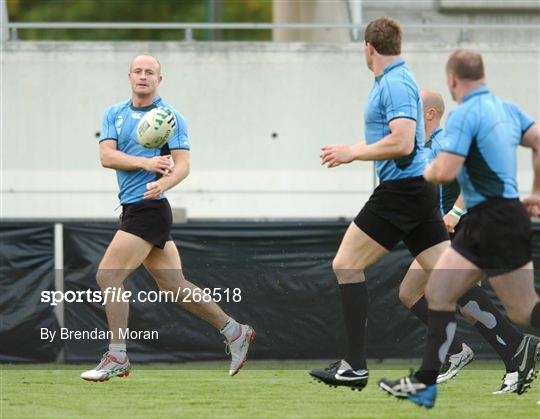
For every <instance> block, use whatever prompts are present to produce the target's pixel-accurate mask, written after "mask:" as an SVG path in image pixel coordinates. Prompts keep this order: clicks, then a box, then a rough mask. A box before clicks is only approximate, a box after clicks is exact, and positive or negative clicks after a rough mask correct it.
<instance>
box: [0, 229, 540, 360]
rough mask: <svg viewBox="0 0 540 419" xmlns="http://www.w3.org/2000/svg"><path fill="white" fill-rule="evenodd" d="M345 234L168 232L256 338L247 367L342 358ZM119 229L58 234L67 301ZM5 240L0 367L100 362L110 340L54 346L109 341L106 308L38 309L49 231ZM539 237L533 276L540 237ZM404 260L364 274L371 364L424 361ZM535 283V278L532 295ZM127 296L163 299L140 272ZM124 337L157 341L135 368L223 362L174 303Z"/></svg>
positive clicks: (48, 263) (394, 256)
mask: <svg viewBox="0 0 540 419" xmlns="http://www.w3.org/2000/svg"><path fill="white" fill-rule="evenodd" d="M347 225H348V222H346V221H325V222H318V221H302V222H293V221H287V222H202V221H201V222H189V223H186V224H180V225H175V226H174V228H173V232H172V234H173V238H174V239H175V242H176V245H177V246H178V248H179V250H180V254H181V257H182V262H183V267H184V274H185V276H186V277H187V278H188V279H189V280H190V281H192V282H194V283H195V284H197V285H199V286H200V287H206V288H212V289H216V288H219V289H220V290H221V291H220V292H221V296H222V300H221V302H220V306H221V307H222V308H223V309H224V310H225V311H226V312H228V313H229V314H231V315H232V316H233V317H234V318H236V319H237V320H239V321H241V322H248V323H249V324H251V325H252V326H254V328H255V329H256V330H257V340H256V344H255V345H253V347H252V350H251V351H250V358H251V359H309V358H338V357H340V356H342V355H343V352H344V343H345V337H344V336H345V335H344V329H343V322H342V313H341V306H340V301H339V290H338V287H337V283H336V280H335V277H334V274H333V272H332V269H331V261H332V258H333V257H334V255H335V252H336V250H337V248H338V245H339V242H340V240H341V237H342V235H343V233H344V231H345V229H346V227H347ZM116 227H117V225H116V224H115V223H101V222H65V223H63V237H62V241H63V261H64V263H63V266H64V270H63V288H64V289H63V291H64V292H67V291H86V290H87V289H90V290H92V291H97V290H98V287H97V284H96V280H95V274H96V271H97V267H98V264H99V261H100V259H101V257H102V256H103V254H104V252H105V249H106V247H107V245H108V243H109V242H110V240H111V239H112V237H113V235H114V233H115V231H116ZM0 231H1V235H2V240H1V246H0V254H1V258H2V265H1V269H0V272H1V276H0V361H4V362H6V361H7V362H9V361H32V362H46V361H54V360H55V359H57V358H58V355H59V353H60V351H61V350H63V352H62V359H63V360H65V361H66V362H94V361H95V360H96V358H97V357H98V356H99V354H100V353H102V352H103V351H105V350H106V347H107V339H105V338H103V339H100V338H99V337H97V338H91V339H76V338H69V339H64V340H60V339H58V335H59V333H60V331H61V329H60V328H61V326H62V327H63V328H65V329H66V330H70V331H83V330H84V331H91V330H98V331H106V330H107V323H106V319H105V313H104V309H103V306H102V305H101V304H100V303H96V302H73V303H64V304H63V305H60V306H56V307H53V306H51V305H50V304H48V303H43V302H41V293H42V291H52V290H54V289H55V281H54V278H55V271H54V224H53V223H32V222H28V223H22V222H12V223H11V222H6V223H3V224H2V226H1V229H0ZM534 231H535V248H534V258H535V261H536V263H537V264H538V263H540V225H535V226H534ZM411 260H412V258H411V256H410V255H409V254H408V252H407V251H406V249H404V248H403V247H402V246H398V248H397V249H395V250H394V251H393V252H391V253H390V254H389V255H387V256H385V257H384V258H383V259H381V260H380V261H379V262H378V263H376V264H375V265H373V266H372V267H370V268H369V269H368V270H367V271H366V276H367V280H368V288H369V293H370V311H369V318H368V331H367V342H368V344H367V353H368V357H370V358H380V359H383V358H412V357H420V356H421V355H422V350H423V342H424V339H425V333H426V329H425V327H424V325H423V324H422V323H420V322H419V321H418V320H416V319H415V318H414V316H413V315H411V314H410V313H409V312H408V310H407V309H405V308H404V307H403V306H402V305H401V303H400V302H399V300H398V287H399V283H400V281H401V279H402V278H403V276H404V274H405V271H406V270H407V267H408V266H409V264H410V262H411ZM539 279H540V278H538V275H537V277H536V283H537V285H538V284H540V280H539ZM125 287H126V290H129V291H132V292H133V293H134V294H137V293H138V292H140V291H146V292H148V291H157V290H158V288H157V286H156V284H155V283H154V281H153V280H152V278H151V276H150V275H149V274H148V273H147V272H146V271H145V270H144V269H143V268H141V269H139V270H137V271H136V272H134V273H133V274H132V275H131V276H130V277H129V279H128V280H127V282H126V285H125ZM226 289H229V290H234V289H239V290H240V291H241V301H240V302H235V301H232V299H231V298H228V300H229V301H226V300H227V298H224V297H225V294H224V293H223V290H226ZM487 289H488V291H489V292H490V293H491V290H490V289H489V288H487ZM231 295H232V294H230V295H229V297H230V296H231ZM499 307H500V305H499ZM60 310H61V311H60ZM60 312H61V313H62V314H63V315H62V316H59V313H60ZM59 318H60V319H61V320H60V323H62V324H59V321H58V319H59ZM129 328H130V329H131V330H152V331H157V332H158V335H159V338H158V339H144V338H140V339H132V340H130V341H129V342H128V350H129V352H130V358H131V359H132V360H133V361H136V362H154V361H167V362H180V361H188V360H210V359H224V357H225V355H224V353H223V343H222V338H221V336H220V335H219V333H218V332H217V331H216V330H215V329H214V328H212V327H211V326H210V325H208V324H206V323H204V322H203V321H201V320H199V319H197V318H195V317H194V316H193V315H191V314H190V313H188V312H186V311H185V310H183V309H182V308H181V307H179V306H178V305H177V304H175V303H173V302H141V301H134V302H132V303H131V304H130V317H129ZM42 329H47V330H51V331H56V332H58V335H57V338H56V339H54V340H53V342H52V343H51V342H49V341H48V340H47V339H41V337H42V336H41V334H40V332H41V330H42ZM458 333H459V336H460V338H462V339H464V340H466V341H467V343H468V344H469V345H470V346H472V347H473V349H474V350H475V352H476V353H477V355H478V356H481V357H486V358H495V357H496V354H495V353H494V352H493V350H492V349H491V348H489V347H488V346H487V345H486V344H485V342H483V340H482V338H481V337H480V336H479V335H478V334H476V332H475V331H474V329H473V328H471V327H470V326H469V325H467V324H466V323H465V322H464V321H461V322H460V323H459V331H458Z"/></svg>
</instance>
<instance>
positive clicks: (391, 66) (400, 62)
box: [375, 58, 405, 81]
mask: <svg viewBox="0 0 540 419" xmlns="http://www.w3.org/2000/svg"><path fill="white" fill-rule="evenodd" d="M403 64H405V60H404V59H403V58H398V59H397V60H395V61H392V62H391V63H390V64H388V65H387V66H386V67H384V70H383V73H382V74H381V75H380V76H377V77H375V80H377V81H379V80H380V79H382V78H383V76H384V75H385V74H387V73H389V72H390V71H392V70H393V69H394V68H396V67H399V66H400V65H403Z"/></svg>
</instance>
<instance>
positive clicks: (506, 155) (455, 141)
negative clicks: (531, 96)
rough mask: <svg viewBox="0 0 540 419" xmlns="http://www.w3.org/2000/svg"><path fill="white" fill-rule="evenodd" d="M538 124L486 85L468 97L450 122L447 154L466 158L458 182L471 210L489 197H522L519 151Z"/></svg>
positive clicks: (445, 141)
mask: <svg viewBox="0 0 540 419" xmlns="http://www.w3.org/2000/svg"><path fill="white" fill-rule="evenodd" d="M533 123H534V121H533V120H532V118H531V117H530V116H528V115H526V114H525V113H524V112H523V111H522V110H521V109H519V108H518V107H517V106H516V105H515V104H514V103H512V102H507V101H504V100H502V99H500V98H498V97H497V96H495V95H494V94H492V93H491V92H490V91H489V90H488V88H487V87H486V86H482V87H479V88H477V89H475V90H473V91H472V92H470V93H468V94H467V95H465V97H464V98H463V102H462V103H461V104H460V105H459V106H458V107H457V108H456V109H455V110H453V111H452V112H451V113H450V114H449V115H448V119H447V121H446V130H445V134H444V140H443V151H446V152H448V153H453V154H457V155H459V156H462V157H464V158H465V163H464V165H463V169H462V170H461V172H460V174H459V176H458V181H459V184H460V185H461V190H462V192H463V197H464V198H465V205H466V207H467V209H471V208H472V207H474V206H475V205H478V204H480V203H481V202H483V201H485V200H486V199H487V198H492V197H502V198H518V197H519V193H518V185H517V179H516V178H517V156H516V148H517V146H518V144H519V143H520V141H521V138H522V136H523V134H524V133H525V131H527V129H529V128H530V127H531V125H532V124H533Z"/></svg>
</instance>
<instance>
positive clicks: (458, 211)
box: [450, 205, 465, 218]
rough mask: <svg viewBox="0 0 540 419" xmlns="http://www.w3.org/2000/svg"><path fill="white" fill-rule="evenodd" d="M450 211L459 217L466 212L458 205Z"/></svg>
mask: <svg viewBox="0 0 540 419" xmlns="http://www.w3.org/2000/svg"><path fill="white" fill-rule="evenodd" d="M450 213H451V214H452V215H454V216H456V217H457V218H461V216H462V215H463V214H465V211H463V210H462V209H461V208H460V207H458V206H457V205H454V207H453V208H452V209H451V210H450Z"/></svg>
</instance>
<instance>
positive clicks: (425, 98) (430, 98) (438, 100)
mask: <svg viewBox="0 0 540 419" xmlns="http://www.w3.org/2000/svg"><path fill="white" fill-rule="evenodd" d="M420 93H421V95H422V104H423V105H424V109H429V108H432V109H435V111H436V112H437V115H438V117H439V119H440V118H442V116H443V115H444V100H443V97H442V96H441V94H440V93H439V92H437V91H435V90H429V89H422V90H421V91H420Z"/></svg>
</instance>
